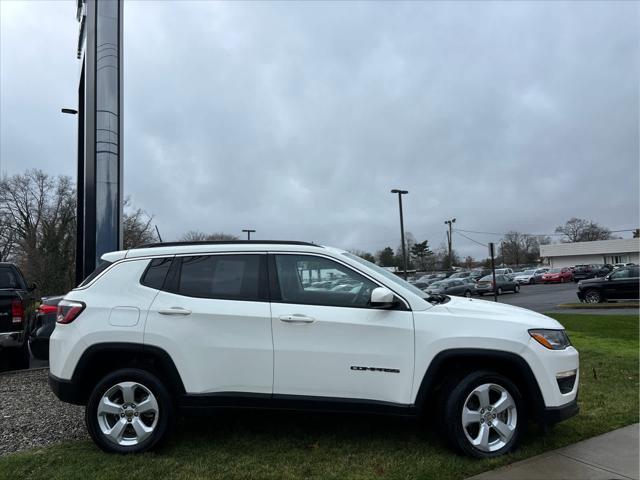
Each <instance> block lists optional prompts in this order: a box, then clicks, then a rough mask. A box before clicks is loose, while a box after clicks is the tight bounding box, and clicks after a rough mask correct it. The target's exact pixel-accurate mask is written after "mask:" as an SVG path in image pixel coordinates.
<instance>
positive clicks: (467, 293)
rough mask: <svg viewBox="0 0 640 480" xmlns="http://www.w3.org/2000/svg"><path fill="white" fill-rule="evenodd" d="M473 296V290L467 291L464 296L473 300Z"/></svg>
mask: <svg viewBox="0 0 640 480" xmlns="http://www.w3.org/2000/svg"><path fill="white" fill-rule="evenodd" d="M471 295H472V293H471V290H467V291H466V292H464V296H465V297H467V298H471Z"/></svg>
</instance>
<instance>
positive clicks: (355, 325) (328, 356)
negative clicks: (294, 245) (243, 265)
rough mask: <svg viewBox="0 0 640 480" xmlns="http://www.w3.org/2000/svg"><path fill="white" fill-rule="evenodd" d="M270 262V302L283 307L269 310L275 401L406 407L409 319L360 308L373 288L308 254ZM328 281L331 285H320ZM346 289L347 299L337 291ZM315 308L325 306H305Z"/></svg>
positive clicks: (395, 313)
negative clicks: (301, 398) (311, 399)
mask: <svg viewBox="0 0 640 480" xmlns="http://www.w3.org/2000/svg"><path fill="white" fill-rule="evenodd" d="M276 257H277V258H276V259H275V261H272V262H271V265H272V266H273V268H271V270H275V271H276V272H277V278H276V279H275V281H276V282H277V287H278V288H276V290H281V292H276V295H280V297H281V299H282V298H284V299H285V301H288V302H289V303H285V301H282V300H281V299H280V301H278V298H276V299H274V301H272V304H271V311H272V312H271V313H272V317H271V319H272V320H271V321H272V329H273V341H274V390H273V392H274V394H281V395H306V396H323V397H341V398H354V399H368V400H379V401H387V402H395V403H405V404H409V403H410V397H411V387H412V379H413V355H414V345H413V336H414V331H413V314H412V313H411V312H410V311H407V310H379V309H374V308H367V307H366V306H364V303H366V302H368V297H369V295H370V290H371V289H372V288H375V287H377V286H378V285H377V284H374V283H373V282H371V281H370V280H369V279H367V278H365V277H363V276H361V275H359V274H357V273H356V272H353V271H352V270H350V268H349V267H346V266H344V265H342V264H339V263H337V262H333V261H332V260H328V259H323V258H322V257H313V256H307V255H278V256H276ZM281 257H286V258H282V259H283V261H280V262H278V258H281ZM276 263H277V265H276ZM287 270H288V271H287ZM306 271H309V272H312V274H311V275H315V277H314V279H315V280H316V281H315V282H312V281H311V279H310V277H309V275H307V274H306V273H305V272H306ZM330 275H332V279H333V280H325V279H326V278H327V277H329V276H330ZM272 284H273V281H272ZM333 284H335V285H333ZM345 284H346V285H354V287H353V288H352V289H351V290H352V291H350V295H347V296H344V295H343V293H344V292H341V291H340V290H341V285H345ZM314 285H315V286H314ZM360 292H364V293H366V295H365V294H362V295H360ZM334 293H335V294H336V296H335V297H332V296H333V294H334ZM339 295H342V296H339ZM363 299H364V300H363ZM315 301H317V302H323V303H325V304H324V305H314V304H308V303H311V302H315ZM340 302H343V304H344V305H345V306H340ZM347 305H348V306H347ZM353 305H358V307H356V306H353Z"/></svg>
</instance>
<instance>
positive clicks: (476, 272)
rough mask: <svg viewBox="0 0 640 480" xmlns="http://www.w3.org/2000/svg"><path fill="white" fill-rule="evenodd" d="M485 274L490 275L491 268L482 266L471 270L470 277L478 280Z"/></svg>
mask: <svg viewBox="0 0 640 480" xmlns="http://www.w3.org/2000/svg"><path fill="white" fill-rule="evenodd" d="M487 275H491V269H489V268H483V269H480V270H472V271H471V275H470V277H471V278H473V279H474V280H475V281H478V280H480V279H481V278H482V277H486V276H487Z"/></svg>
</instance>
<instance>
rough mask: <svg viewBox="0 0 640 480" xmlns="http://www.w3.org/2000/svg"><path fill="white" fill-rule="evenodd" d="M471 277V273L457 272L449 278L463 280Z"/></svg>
mask: <svg viewBox="0 0 640 480" xmlns="http://www.w3.org/2000/svg"><path fill="white" fill-rule="evenodd" d="M470 276H471V272H456V273H454V274H453V275H451V276H450V277H449V278H450V279H456V278H457V279H462V278H467V277H470Z"/></svg>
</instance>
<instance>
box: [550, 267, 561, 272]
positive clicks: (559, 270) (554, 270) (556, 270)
mask: <svg viewBox="0 0 640 480" xmlns="http://www.w3.org/2000/svg"><path fill="white" fill-rule="evenodd" d="M561 271H562V269H561V268H552V269H551V270H549V273H560V272H561Z"/></svg>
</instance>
